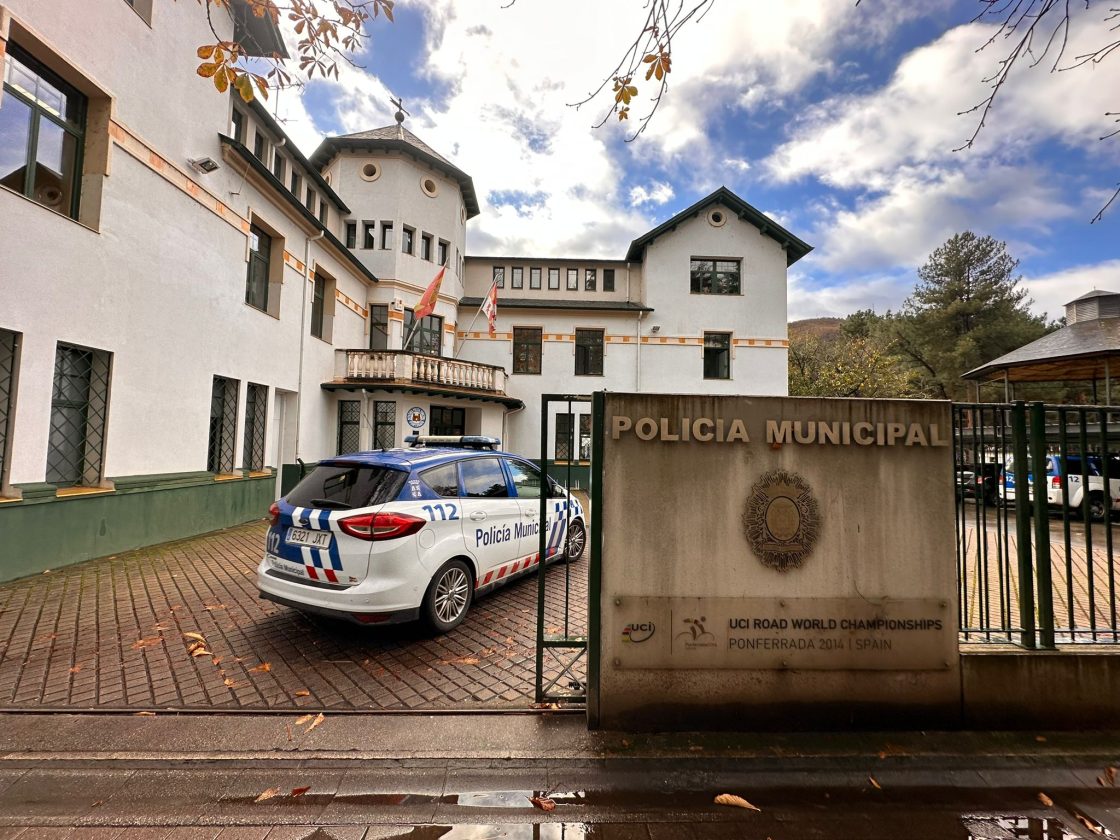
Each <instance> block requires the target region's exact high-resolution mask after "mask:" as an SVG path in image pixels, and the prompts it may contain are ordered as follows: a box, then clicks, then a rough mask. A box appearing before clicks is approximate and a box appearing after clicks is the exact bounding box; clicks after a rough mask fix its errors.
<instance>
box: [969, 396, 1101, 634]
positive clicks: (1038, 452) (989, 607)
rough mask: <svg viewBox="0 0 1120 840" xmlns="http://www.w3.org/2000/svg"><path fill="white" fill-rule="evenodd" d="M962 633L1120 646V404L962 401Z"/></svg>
mask: <svg viewBox="0 0 1120 840" xmlns="http://www.w3.org/2000/svg"><path fill="white" fill-rule="evenodd" d="M953 428H954V435H953V452H954V460H955V466H956V472H955V484H956V494H957V500H956V540H957V580H958V586H959V594H960V627H961V639H962V641H966V642H1003V643H1008V642H1011V643H1015V644H1019V645H1022V646H1023V647H1027V648H1053V647H1055V646H1056V645H1057V644H1072V643H1095V644H1120V625H1118V622H1117V607H1118V602H1117V568H1116V565H1117V564H1116V559H1115V546H1116V540H1115V537H1114V531H1113V529H1114V527H1115V521H1114V520H1115V519H1116V518H1117V517H1118V516H1120V407H1115V406H1064V405H1046V404H1043V403H1030V404H1027V403H1023V402H1016V403H1010V404H993V403H957V404H954V406H953Z"/></svg>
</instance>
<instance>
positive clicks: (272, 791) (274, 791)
mask: <svg viewBox="0 0 1120 840" xmlns="http://www.w3.org/2000/svg"><path fill="white" fill-rule="evenodd" d="M279 795H280V788H269V789H268V790H266V791H264V792H263V793H262V794H261V795H260V796H258V797H257V798H256V799H254V800H253V804H254V805H255V804H257V803H258V802H264V801H265V800H266V799H272V797H274V796H279Z"/></svg>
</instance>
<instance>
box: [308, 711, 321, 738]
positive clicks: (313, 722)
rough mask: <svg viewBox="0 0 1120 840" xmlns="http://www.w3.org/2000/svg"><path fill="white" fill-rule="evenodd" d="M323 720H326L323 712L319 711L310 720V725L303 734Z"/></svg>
mask: <svg viewBox="0 0 1120 840" xmlns="http://www.w3.org/2000/svg"><path fill="white" fill-rule="evenodd" d="M324 720H326V718H325V717H324V716H323V713H322V712H319V714H318V715H317V716H316V718H315V720H313V721H311V725H310V726H309V727H307V729H306V731H305V732H304V734H307V733H308V732H310V731H311V730H312V729H314V728H315V727H316V726H318V725H319V724H320V723H322V722H323V721H324Z"/></svg>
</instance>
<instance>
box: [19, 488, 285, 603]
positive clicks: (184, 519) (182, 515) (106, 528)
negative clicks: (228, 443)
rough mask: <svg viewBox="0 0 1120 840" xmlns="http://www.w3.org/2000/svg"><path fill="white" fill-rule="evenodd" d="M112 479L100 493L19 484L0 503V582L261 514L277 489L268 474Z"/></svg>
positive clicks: (202, 531) (204, 531)
mask: <svg viewBox="0 0 1120 840" xmlns="http://www.w3.org/2000/svg"><path fill="white" fill-rule="evenodd" d="M114 481H115V483H116V485H117V490H116V491H115V492H112V493H106V494H103V495H96V496H77V497H71V498H62V499H59V498H56V497H55V496H54V495H53V492H52V493H51V494H49V495H48V494H45V493H38V492H26V490H25V501H22V502H9V503H6V504H2V505H0V581H7V580H14V579H15V578H20V577H25V576H27V575H33V574H38V573H40V572H42V571H44V570H45V569H57V568H60V567H62V566H68V565H70V564H72V563H80V562H82V561H83V560H90V559H92V558H94V557H104V556H106V555H109V554H117V553H119V552H121V551H129V550H131V549H134V548H142V547H144V546H148V545H155V544H156V543H161V542H167V541H169V540H177V539H182V538H184V537H191V536H194V535H196V534H202V533H206V532H207V531H216V530H218V529H220V528H228V527H230V526H231V525H238V524H240V523H242V522H249V521H250V520H253V519H262V518H264V517H265V516H266V515H267V513H268V506H269V505H270V504H271V503H272V502H273V500H274V494H275V488H276V478H275V476H273V475H268V476H260V477H253V478H241V479H236V480H231V481H214V478H213V476H211V475H210V474H209V473H201V474H199V473H187V474H175V475H168V476H136V477H126V478H120V479H114ZM27 489H31V488H27ZM36 489H38V487H37V486H36Z"/></svg>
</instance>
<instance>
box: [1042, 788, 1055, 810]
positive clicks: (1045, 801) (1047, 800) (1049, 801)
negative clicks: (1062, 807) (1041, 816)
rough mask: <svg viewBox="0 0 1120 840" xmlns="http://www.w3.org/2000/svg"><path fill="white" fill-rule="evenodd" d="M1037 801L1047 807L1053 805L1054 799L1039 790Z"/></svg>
mask: <svg viewBox="0 0 1120 840" xmlns="http://www.w3.org/2000/svg"><path fill="white" fill-rule="evenodd" d="M1038 801H1039V802H1041V803H1042V804H1043V805H1045V806H1046V807H1047V808H1053V807H1054V800H1053V799H1051V798H1050V797H1049V796H1047V795H1046V794H1045V793H1042V792H1041V791H1040V792H1039V794H1038Z"/></svg>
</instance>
